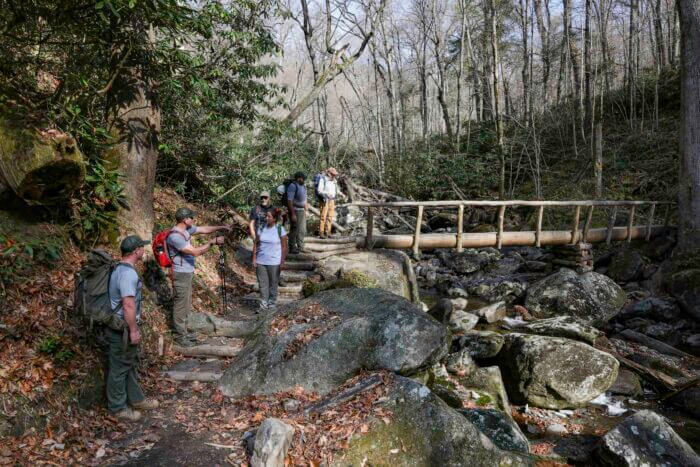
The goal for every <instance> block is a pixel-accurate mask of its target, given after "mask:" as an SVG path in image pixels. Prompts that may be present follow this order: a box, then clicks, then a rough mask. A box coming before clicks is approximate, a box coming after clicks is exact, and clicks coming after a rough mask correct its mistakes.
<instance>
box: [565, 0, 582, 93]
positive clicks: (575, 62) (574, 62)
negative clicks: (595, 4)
mask: <svg viewBox="0 0 700 467" xmlns="http://www.w3.org/2000/svg"><path fill="white" fill-rule="evenodd" d="M571 1H572V0H564V1H563V5H564V38H565V40H566V46H567V48H568V49H569V62H570V63H571V68H572V70H573V72H574V75H573V76H574V97H575V98H576V100H577V101H578V100H580V96H581V91H580V90H581V76H580V67H581V65H580V63H579V56H578V55H579V53H578V50H577V47H576V40H575V38H574V37H573V33H572V32H571V29H572V28H571Z"/></svg>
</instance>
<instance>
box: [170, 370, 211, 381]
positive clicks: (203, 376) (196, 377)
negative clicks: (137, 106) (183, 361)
mask: <svg viewBox="0 0 700 467" xmlns="http://www.w3.org/2000/svg"><path fill="white" fill-rule="evenodd" d="M163 374H164V375H165V376H167V377H168V378H170V379H172V380H174V381H200V382H210V381H218V380H219V379H221V375H222V374H223V373H214V372H211V371H165V372H163Z"/></svg>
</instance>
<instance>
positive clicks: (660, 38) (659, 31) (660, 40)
mask: <svg viewBox="0 0 700 467" xmlns="http://www.w3.org/2000/svg"><path fill="white" fill-rule="evenodd" d="M654 35H655V37H656V53H657V55H658V57H659V66H661V67H665V66H666V45H665V44H664V30H663V22H662V20H661V0H656V2H655V3H654Z"/></svg>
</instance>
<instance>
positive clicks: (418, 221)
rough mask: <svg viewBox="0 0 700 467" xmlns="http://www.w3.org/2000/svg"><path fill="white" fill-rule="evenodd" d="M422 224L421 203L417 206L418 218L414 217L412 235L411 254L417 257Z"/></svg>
mask: <svg viewBox="0 0 700 467" xmlns="http://www.w3.org/2000/svg"><path fill="white" fill-rule="evenodd" d="M421 224H423V205H422V204H421V205H420V206H418V218H417V219H416V233H415V235H414V236H413V256H414V257H415V258H418V255H419V254H420V228H421Z"/></svg>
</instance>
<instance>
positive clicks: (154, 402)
mask: <svg viewBox="0 0 700 467" xmlns="http://www.w3.org/2000/svg"><path fill="white" fill-rule="evenodd" d="M159 406H160V402H158V399H144V400H142V401H141V402H134V403H133V404H131V407H132V408H134V409H139V410H153V409H157V408H158V407H159Z"/></svg>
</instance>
